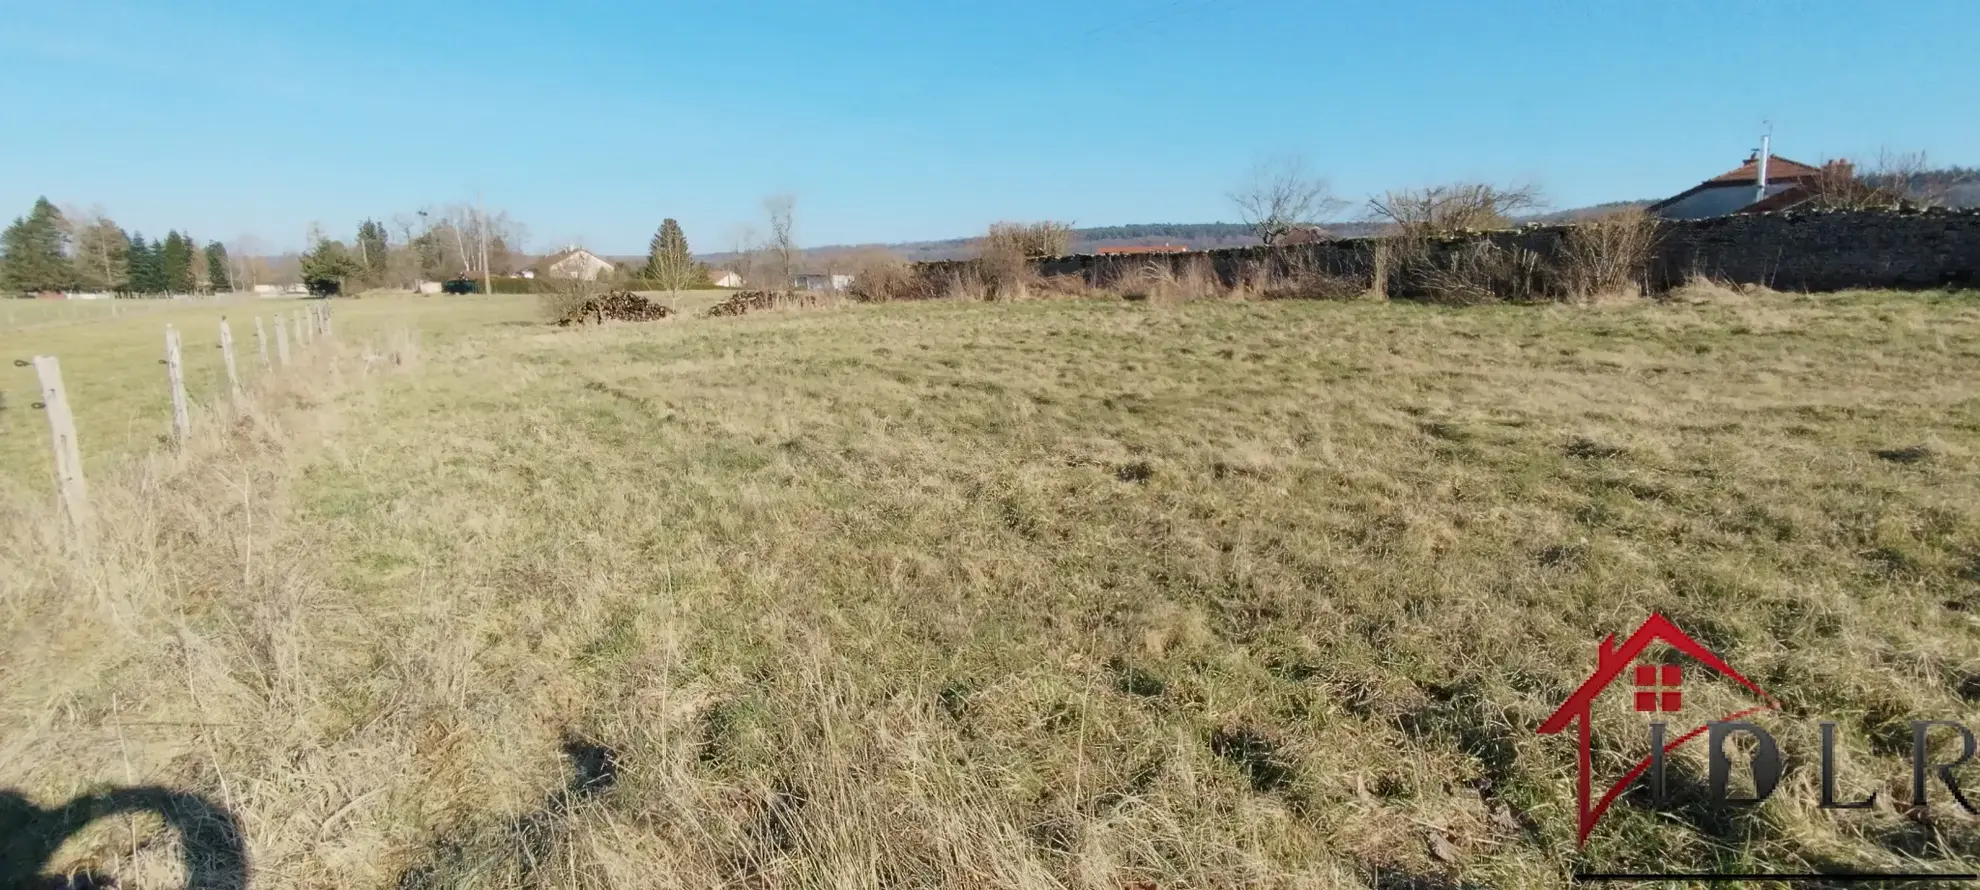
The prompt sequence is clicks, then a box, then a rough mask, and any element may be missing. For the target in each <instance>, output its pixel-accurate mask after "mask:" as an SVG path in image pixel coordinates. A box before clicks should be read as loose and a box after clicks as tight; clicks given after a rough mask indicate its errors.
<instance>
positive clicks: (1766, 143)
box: [1753, 135, 1774, 203]
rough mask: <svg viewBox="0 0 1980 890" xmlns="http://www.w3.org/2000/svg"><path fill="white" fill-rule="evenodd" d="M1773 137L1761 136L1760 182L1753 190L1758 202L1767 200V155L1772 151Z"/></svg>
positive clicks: (1754, 198) (1755, 199)
mask: <svg viewBox="0 0 1980 890" xmlns="http://www.w3.org/2000/svg"><path fill="white" fill-rule="evenodd" d="M1773 139H1774V137H1773V136H1772V135H1766V136H1762V137H1760V184H1759V186H1757V187H1756V188H1755V189H1754V191H1753V200H1754V201H1755V202H1756V203H1757V202H1760V201H1765V200H1767V156H1768V155H1769V154H1771V153H1772V147H1773V146H1772V145H1771V144H1770V143H1772V142H1773Z"/></svg>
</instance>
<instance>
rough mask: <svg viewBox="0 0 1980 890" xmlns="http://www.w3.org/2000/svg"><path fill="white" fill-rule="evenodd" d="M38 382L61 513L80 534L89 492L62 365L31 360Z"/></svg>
mask: <svg viewBox="0 0 1980 890" xmlns="http://www.w3.org/2000/svg"><path fill="white" fill-rule="evenodd" d="M34 373H35V376H36V377H38V378H40V380H41V407H42V409H43V410H44V411H46V412H47V414H48V434H49V438H50V440H51V442H52V443H53V444H54V446H55V487H56V489H57V490H59V491H60V492H61V497H62V512H63V513H65V514H67V515H68V517H69V530H70V531H72V532H74V533H76V534H78V535H80V534H82V531H83V527H84V526H85V525H87V524H88V521H89V491H88V488H87V487H86V486H85V485H84V484H83V470H82V449H81V448H79V447H77V445H76V416H75V415H74V414H72V413H70V411H69V394H68V391H67V390H65V389H63V388H62V365H61V363H60V362H57V361H56V360H55V357H54V356H52V355H37V356H35V357H34Z"/></svg>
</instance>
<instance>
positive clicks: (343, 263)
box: [302, 239, 364, 297]
mask: <svg viewBox="0 0 1980 890" xmlns="http://www.w3.org/2000/svg"><path fill="white" fill-rule="evenodd" d="M363 272H364V264H363V263H361V262H359V260H358V257H357V255H356V254H353V253H351V251H350V249H349V248H347V247H345V246H344V242H342V241H332V240H329V239H324V240H322V241H318V242H317V243H316V247H315V248H313V249H311V250H310V252H308V253H306V254H303V255H302V279H303V284H304V285H307V286H308V287H309V292H310V293H312V294H316V295H318V296H325V297H329V296H336V295H338V294H341V293H343V292H344V287H345V285H346V284H348V283H349V282H350V280H351V279H353V278H355V277H357V276H358V275H360V274H362V273H363Z"/></svg>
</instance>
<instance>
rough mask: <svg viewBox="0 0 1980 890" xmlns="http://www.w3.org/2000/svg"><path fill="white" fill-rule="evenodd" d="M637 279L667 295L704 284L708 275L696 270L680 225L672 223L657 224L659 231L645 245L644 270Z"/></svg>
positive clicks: (671, 221)
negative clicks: (661, 290)
mask: <svg viewBox="0 0 1980 890" xmlns="http://www.w3.org/2000/svg"><path fill="white" fill-rule="evenodd" d="M640 277H642V278H645V279H647V280H649V281H652V282H653V283H654V284H655V285H656V286H658V287H662V288H666V289H667V290H670V291H676V290H680V289H682V288H686V287H693V286H695V285H697V284H705V283H706V282H707V275H706V274H704V273H703V272H701V271H700V270H698V269H697V268H696V267H695V263H694V255H693V254H692V253H691V252H689V251H688V243H687V235H685V234H683V233H682V232H681V224H680V223H677V222H675V221H673V220H672V219H668V220H663V221H662V222H661V223H660V230H659V231H657V232H654V233H653V240H652V241H649V242H647V248H646V268H644V269H641V270H640Z"/></svg>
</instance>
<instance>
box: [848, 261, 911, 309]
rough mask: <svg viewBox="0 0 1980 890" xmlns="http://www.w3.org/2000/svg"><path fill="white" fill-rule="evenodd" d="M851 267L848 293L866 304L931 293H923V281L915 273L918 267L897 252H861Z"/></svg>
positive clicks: (849, 267)
mask: <svg viewBox="0 0 1980 890" xmlns="http://www.w3.org/2000/svg"><path fill="white" fill-rule="evenodd" d="M847 268H848V269H849V270H850V271H851V272H852V276H853V283H852V286H851V287H850V288H847V294H848V295H849V296H851V297H852V298H853V299H855V300H858V301H860V302H862V303H885V302H889V301H892V300H912V299H925V298H926V296H927V295H926V294H922V293H919V291H920V290H921V281H920V279H919V278H918V277H917V276H916V275H915V274H914V268H913V267H912V266H910V265H908V262H907V261H906V260H904V259H901V258H900V257H899V256H896V255H895V254H893V253H889V252H887V251H873V252H870V253H861V254H858V255H856V256H854V257H852V258H851V261H850V262H849V264H848V267H847Z"/></svg>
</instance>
